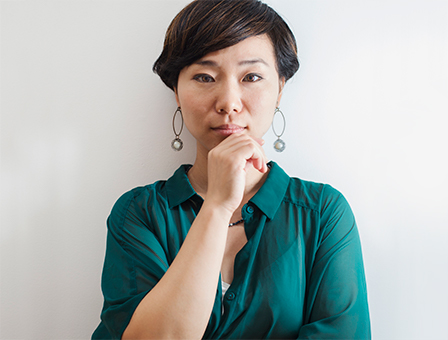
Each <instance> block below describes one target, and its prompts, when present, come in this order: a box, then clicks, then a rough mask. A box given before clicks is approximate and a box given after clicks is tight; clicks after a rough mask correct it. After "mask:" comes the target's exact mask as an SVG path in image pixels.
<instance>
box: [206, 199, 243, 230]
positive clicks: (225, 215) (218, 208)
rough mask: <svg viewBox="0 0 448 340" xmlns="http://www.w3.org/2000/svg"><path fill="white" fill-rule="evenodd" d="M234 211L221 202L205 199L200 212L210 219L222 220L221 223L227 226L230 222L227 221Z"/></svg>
mask: <svg viewBox="0 0 448 340" xmlns="http://www.w3.org/2000/svg"><path fill="white" fill-rule="evenodd" d="M234 211H235V209H231V208H229V207H226V206H225V205H223V204H222V203H221V204H220V203H217V202H214V201H213V200H211V199H205V200H204V203H203V204H202V207H201V211H200V213H202V214H205V215H207V216H209V217H210V219H212V220H215V221H216V222H218V223H219V222H221V221H222V224H223V225H226V226H227V225H228V224H229V223H230V222H229V221H230V219H231V218H232V215H233V212H234ZM219 224H221V223H219Z"/></svg>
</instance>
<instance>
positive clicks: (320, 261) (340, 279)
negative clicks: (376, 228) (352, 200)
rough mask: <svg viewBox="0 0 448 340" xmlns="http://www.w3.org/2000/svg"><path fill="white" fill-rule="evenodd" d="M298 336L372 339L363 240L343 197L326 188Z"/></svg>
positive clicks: (302, 337) (328, 187)
mask: <svg viewBox="0 0 448 340" xmlns="http://www.w3.org/2000/svg"><path fill="white" fill-rule="evenodd" d="M320 206H321V210H320V230H319V236H318V240H317V244H316V249H317V251H316V253H315V257H314V261H313V265H312V268H311V271H310V273H309V275H308V282H307V288H306V289H307V294H306V295H307V299H306V306H305V307H304V308H305V324H304V326H302V327H301V329H300V331H299V339H370V338H371V334H370V319H369V310H368V303H367V289H366V281H365V274H364V265H363V259H362V252H361V243H360V239H359V234H358V229H357V226H356V222H355V218H354V216H353V213H352V211H351V209H350V206H349V205H348V203H347V201H346V200H345V198H344V197H343V196H342V195H341V194H340V193H339V192H338V191H336V190H335V189H333V188H332V187H330V186H325V189H324V190H323V194H322V198H321V205H320Z"/></svg>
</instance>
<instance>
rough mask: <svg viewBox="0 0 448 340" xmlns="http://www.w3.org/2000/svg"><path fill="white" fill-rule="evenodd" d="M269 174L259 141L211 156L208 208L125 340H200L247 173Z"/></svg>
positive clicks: (226, 144)
mask: <svg viewBox="0 0 448 340" xmlns="http://www.w3.org/2000/svg"><path fill="white" fill-rule="evenodd" d="M248 163H251V164H253V166H254V167H255V168H257V169H258V170H259V171H260V172H266V171H267V167H266V160H265V156H264V153H263V151H262V149H261V147H260V145H259V144H258V142H256V141H255V140H254V139H252V138H250V137H248V136H245V135H239V136H237V135H233V136H230V137H229V138H227V139H226V140H224V141H223V142H222V143H221V144H220V145H218V147H216V148H215V149H213V150H212V151H210V153H209V157H208V189H207V194H206V199H205V201H204V204H203V206H202V208H201V210H200V212H199V214H198V216H197V217H196V219H195V221H194V223H193V225H192V226H191V229H190V231H189V233H188V235H187V237H186V239H185V241H184V243H183V245H182V247H181V249H180V251H179V253H178V255H177V256H176V258H175V259H174V261H173V263H172V264H171V266H170V267H169V268H168V270H167V272H166V274H165V275H164V276H163V277H162V279H161V280H160V281H159V282H158V283H157V284H156V285H155V287H154V288H153V289H152V290H151V291H150V292H149V293H148V294H147V295H146V296H145V297H144V298H143V300H142V301H141V302H140V304H139V305H138V307H137V308H136V310H135V312H134V314H133V316H132V319H131V321H130V323H129V325H128V327H127V328H126V330H125V331H124V333H123V339H143V338H144V339H161V338H165V339H169V338H188V339H199V338H201V337H202V335H203V333H204V331H205V328H206V326H207V323H208V320H209V317H210V314H211V311H212V308H213V304H214V300H215V296H216V287H217V284H218V279H219V272H220V269H221V264H222V259H223V255H224V249H225V244H226V238H227V229H228V223H229V221H230V218H231V216H232V214H233V212H234V211H235V210H236V209H237V207H238V206H239V205H240V203H241V201H242V198H243V194H244V189H245V178H246V168H247V165H248Z"/></svg>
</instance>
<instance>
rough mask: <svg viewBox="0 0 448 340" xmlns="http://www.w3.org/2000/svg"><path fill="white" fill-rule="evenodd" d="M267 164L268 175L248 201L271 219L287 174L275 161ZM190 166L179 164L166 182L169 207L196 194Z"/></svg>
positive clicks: (287, 182) (286, 182) (283, 188)
mask: <svg viewBox="0 0 448 340" xmlns="http://www.w3.org/2000/svg"><path fill="white" fill-rule="evenodd" d="M268 166H269V168H270V170H269V174H268V177H267V178H266V181H265V182H264V184H263V186H262V187H261V188H260V190H258V192H257V193H256V194H255V195H254V197H252V198H251V199H250V202H251V203H252V204H254V205H256V206H257V207H258V209H260V210H261V211H262V212H263V214H265V215H266V216H267V217H268V218H269V219H271V220H272V219H273V218H274V215H275V213H276V212H277V210H278V208H279V206H280V204H281V203H282V201H283V197H284V196H285V193H286V190H287V188H288V185H289V176H288V175H287V174H286V173H285V172H284V171H283V169H282V168H281V167H280V166H278V165H277V163H275V162H272V161H271V162H269V164H268ZM190 168H191V165H189V164H184V165H181V166H180V167H179V168H178V169H177V170H176V172H175V173H174V174H173V176H171V177H170V178H169V179H168V180H167V182H166V189H167V196H168V204H169V207H170V209H171V208H173V207H175V206H177V205H180V204H182V203H183V202H185V201H186V200H188V199H190V198H191V197H193V196H196V195H197V194H196V192H195V191H194V189H193V187H192V186H191V184H190V181H189V179H188V176H187V172H188V170H189V169H190Z"/></svg>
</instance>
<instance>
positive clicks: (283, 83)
mask: <svg viewBox="0 0 448 340" xmlns="http://www.w3.org/2000/svg"><path fill="white" fill-rule="evenodd" d="M285 84H286V80H285V77H281V78H280V80H279V90H278V97H277V106H279V105H280V100H281V99H282V95H283V88H284V87H285Z"/></svg>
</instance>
